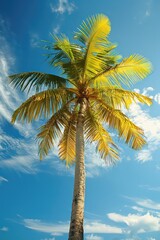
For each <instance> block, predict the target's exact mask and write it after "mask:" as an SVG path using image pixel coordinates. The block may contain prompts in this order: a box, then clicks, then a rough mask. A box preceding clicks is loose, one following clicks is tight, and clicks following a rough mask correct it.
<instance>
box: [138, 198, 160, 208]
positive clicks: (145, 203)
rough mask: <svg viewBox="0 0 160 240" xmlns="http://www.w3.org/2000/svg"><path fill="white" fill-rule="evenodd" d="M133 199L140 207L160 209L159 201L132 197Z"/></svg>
mask: <svg viewBox="0 0 160 240" xmlns="http://www.w3.org/2000/svg"><path fill="white" fill-rule="evenodd" d="M133 200H135V202H136V203H137V205H139V206H141V207H144V208H148V209H153V210H159V211H160V203H157V202H154V201H152V200H151V199H133Z"/></svg>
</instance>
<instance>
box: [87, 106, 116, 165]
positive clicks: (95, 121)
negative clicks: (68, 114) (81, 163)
mask: <svg viewBox="0 0 160 240" xmlns="http://www.w3.org/2000/svg"><path fill="white" fill-rule="evenodd" d="M99 120H100V119H99V116H98V114H97V113H96V112H93V111H91V108H90V109H88V111H87V113H86V118H85V135H86V139H87V140H88V141H90V142H96V146H97V151H98V152H99V153H100V155H101V158H102V159H104V160H106V162H107V164H114V163H116V161H117V160H118V153H117V147H116V145H115V144H114V142H113V140H112V138H111V136H110V135H109V133H108V132H107V131H106V130H105V129H104V127H103V126H102V124H101V122H100V121H99Z"/></svg>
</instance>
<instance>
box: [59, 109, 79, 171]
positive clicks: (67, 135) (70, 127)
mask: <svg viewBox="0 0 160 240" xmlns="http://www.w3.org/2000/svg"><path fill="white" fill-rule="evenodd" d="M76 120H77V114H76V113H73V114H72V115H71V117H70V119H69V121H68V123H67V124H66V126H65V129H64V132H63V136H62V139H61V140H60V142H59V157H60V159H62V160H65V161H66V165H67V166H68V165H70V164H72V163H73V160H74V159H75V145H76V122H77V121H76Z"/></svg>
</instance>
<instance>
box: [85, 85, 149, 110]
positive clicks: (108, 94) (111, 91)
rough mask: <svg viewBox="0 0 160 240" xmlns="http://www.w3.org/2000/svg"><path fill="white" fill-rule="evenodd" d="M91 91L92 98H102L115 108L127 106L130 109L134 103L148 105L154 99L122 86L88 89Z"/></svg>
mask: <svg viewBox="0 0 160 240" xmlns="http://www.w3.org/2000/svg"><path fill="white" fill-rule="evenodd" d="M88 91H89V92H90V93H89V94H90V97H91V98H94V99H96V98H99V97H100V98H102V99H103V101H105V102H106V103H107V104H108V105H109V106H111V107H113V108H122V107H123V106H125V107H126V108H127V109H129V107H130V105H131V104H132V103H137V102H140V103H143V104H147V105H149V106H150V105H151V104H152V99H151V98H149V97H147V96H144V95H142V94H139V93H136V92H132V91H128V90H125V89H122V88H120V89H119V88H116V87H99V88H98V90H97V89H96V88H90V89H88Z"/></svg>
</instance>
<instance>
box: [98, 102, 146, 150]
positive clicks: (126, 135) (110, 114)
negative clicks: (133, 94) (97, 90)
mask: <svg viewBox="0 0 160 240" xmlns="http://www.w3.org/2000/svg"><path fill="white" fill-rule="evenodd" d="M94 103H95V101H94ZM94 106H95V111H97V113H98V114H99V117H100V118H101V121H104V122H106V123H107V124H108V125H109V127H111V128H114V129H116V130H117V131H118V134H119V137H120V138H122V139H124V141H125V143H127V144H129V146H130V147H131V148H133V149H135V150H138V149H141V148H142V147H143V145H144V144H146V141H145V139H144V132H143V130H142V129H141V128H139V127H138V126H136V125H135V124H134V123H133V122H132V121H131V120H130V119H129V118H128V117H127V116H126V115H125V114H123V113H122V112H121V111H120V110H116V109H114V108H112V107H110V106H109V105H107V104H106V103H105V102H103V101H102V100H101V99H97V101H96V103H95V105H94Z"/></svg>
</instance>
